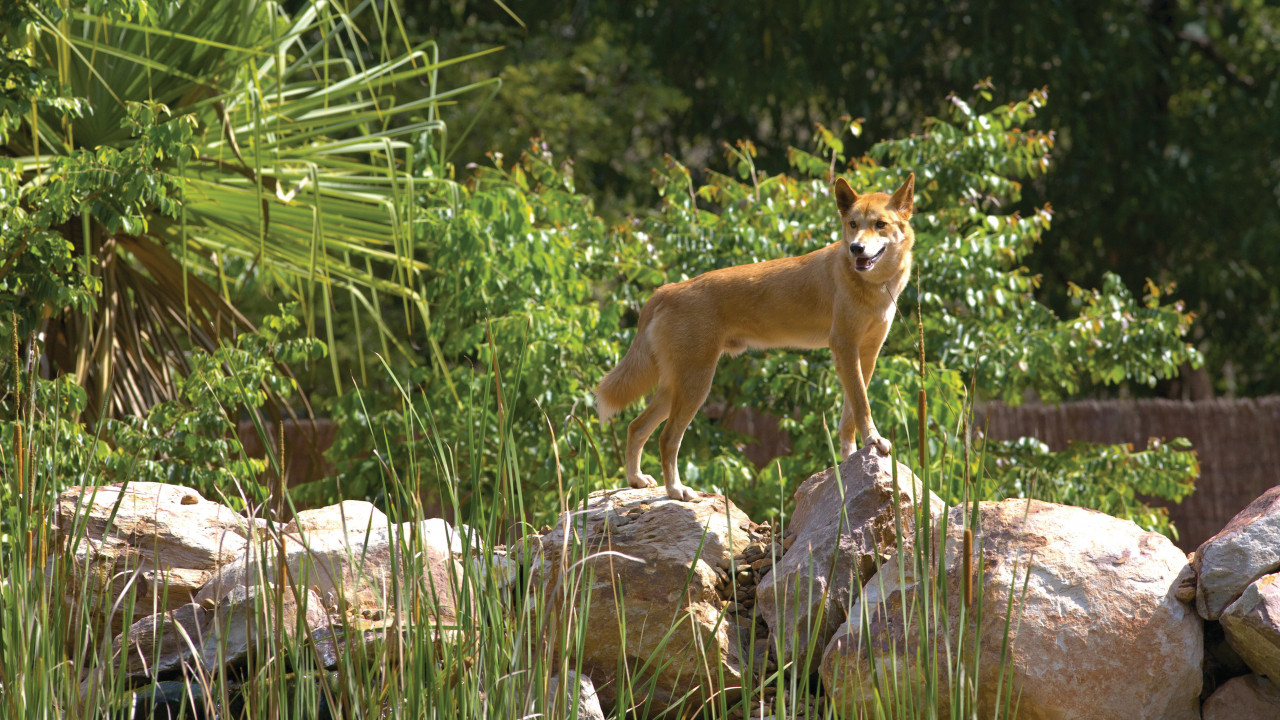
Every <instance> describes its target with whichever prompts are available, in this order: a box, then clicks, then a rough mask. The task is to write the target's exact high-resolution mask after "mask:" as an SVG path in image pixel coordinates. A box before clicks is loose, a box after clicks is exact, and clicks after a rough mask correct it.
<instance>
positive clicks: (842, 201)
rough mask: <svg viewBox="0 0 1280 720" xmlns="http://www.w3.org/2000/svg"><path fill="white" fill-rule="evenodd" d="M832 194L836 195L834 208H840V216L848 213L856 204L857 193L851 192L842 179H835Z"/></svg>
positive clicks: (847, 183) (845, 181) (846, 182)
mask: <svg viewBox="0 0 1280 720" xmlns="http://www.w3.org/2000/svg"><path fill="white" fill-rule="evenodd" d="M834 192H835V194H836V207H838V208H840V214H841V215H843V214H845V213H847V212H849V208H851V207H853V204H854V203H856V202H858V193H856V192H854V191H853V188H852V187H851V186H850V185H849V181H848V180H845V179H844V178H836V184H835V188H834Z"/></svg>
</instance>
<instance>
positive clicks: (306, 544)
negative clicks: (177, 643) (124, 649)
mask: <svg viewBox="0 0 1280 720" xmlns="http://www.w3.org/2000/svg"><path fill="white" fill-rule="evenodd" d="M440 522H442V521H431V520H428V521H424V522H422V523H402V524H399V525H396V524H388V521H387V517H386V516H385V515H383V514H382V512H381V511H379V510H377V509H376V508H374V507H373V506H372V505H370V504H369V503H363V502H356V501H346V502H343V503H341V504H340V505H333V506H330V507H327V508H320V509H318V510H310V511H306V512H302V513H299V514H298V516H297V517H296V518H295V519H294V520H293V521H291V522H290V523H289V524H288V525H287V526H286V527H285V532H284V533H283V534H282V535H280V536H279V537H278V538H274V539H271V540H266V541H263V542H260V543H253V544H252V545H251V546H249V547H248V548H247V549H246V550H245V552H244V553H242V554H241V555H240V556H239V557H238V558H236V559H235V560H234V561H232V562H229V563H227V564H226V565H224V566H223V567H221V568H220V569H219V570H218V572H217V573H215V574H214V575H213V576H212V577H210V578H209V580H208V581H207V582H206V583H205V585H204V586H203V587H202V588H201V589H200V591H199V592H198V593H197V594H196V602H199V603H207V602H211V601H212V602H218V601H221V600H222V599H223V598H224V597H226V596H227V595H228V594H229V593H231V592H233V591H234V590H235V589H236V588H238V587H251V586H253V585H256V584H258V583H259V582H261V581H263V580H266V581H268V582H278V578H279V577H280V576H279V574H278V573H279V565H278V563H277V559H278V558H279V557H280V549H281V545H283V547H284V557H285V568H286V573H285V582H286V584H288V585H296V586H299V587H306V588H309V589H310V590H312V591H314V592H315V593H316V594H317V595H318V596H319V597H320V600H321V603H322V604H323V607H324V608H325V610H326V611H327V612H329V613H330V615H332V616H333V617H335V618H338V619H339V620H340V621H341V622H342V623H343V624H344V625H345V626H346V627H348V628H358V629H360V630H370V629H381V628H384V627H389V626H391V625H393V624H395V623H396V622H397V621H398V619H399V618H402V617H407V615H404V613H403V611H404V610H405V609H406V608H407V607H409V605H410V604H411V603H413V602H414V601H415V599H417V600H425V601H426V603H427V605H428V607H429V610H428V611H427V612H428V614H429V615H431V616H433V617H434V618H435V619H436V620H450V621H452V620H456V619H458V601H457V597H456V594H455V588H456V585H457V583H458V582H459V581H460V579H461V578H462V566H461V564H460V563H459V562H458V560H457V559H456V558H455V557H454V554H453V552H451V549H450V541H449V537H450V535H451V533H450V532H446V531H443V530H442V528H441V527H440ZM452 535H455V536H456V532H455V533H452ZM393 545H394V547H393ZM393 556H394V557H395V558H396V559H397V561H398V563H399V566H400V573H399V574H397V572H396V569H395V567H394V564H393V562H392V557H393ZM415 578H416V579H417V580H418V582H410V580H413V579H415ZM397 586H399V587H401V588H402V589H404V590H405V591H406V592H403V593H402V595H401V596H400V597H395V596H394V593H393V588H394V587H397Z"/></svg>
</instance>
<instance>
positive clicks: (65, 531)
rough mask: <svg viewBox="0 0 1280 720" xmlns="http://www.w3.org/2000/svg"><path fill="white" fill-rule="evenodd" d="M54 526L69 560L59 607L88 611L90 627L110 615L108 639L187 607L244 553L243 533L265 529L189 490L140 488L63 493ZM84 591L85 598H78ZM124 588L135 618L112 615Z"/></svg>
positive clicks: (159, 485) (120, 486)
mask: <svg viewBox="0 0 1280 720" xmlns="http://www.w3.org/2000/svg"><path fill="white" fill-rule="evenodd" d="M53 524H54V532H55V539H56V541H57V543H58V546H59V547H64V548H70V549H71V556H72V558H73V560H74V567H73V572H72V578H71V579H72V582H70V583H68V585H67V587H66V590H65V592H64V593H63V595H64V600H65V602H66V603H67V605H68V607H70V608H72V609H73V610H74V611H76V612H78V611H79V609H80V608H81V607H87V608H88V610H89V612H90V613H91V614H92V616H93V619H94V620H95V621H101V620H105V619H106V616H107V615H111V627H112V632H113V633H119V632H120V631H121V630H122V629H123V628H125V627H128V626H129V625H131V624H133V622H135V621H136V620H137V619H139V618H141V617H144V616H147V615H151V614H153V613H156V612H161V611H165V610H175V609H177V608H180V607H182V606H183V605H186V604H187V603H190V602H192V601H193V599H194V596H195V594H196V592H197V591H198V590H199V589H200V587H201V586H203V585H204V583H205V581H206V580H208V578H209V577H210V576H211V575H212V574H213V572H214V571H215V570H217V569H218V567H219V566H221V565H222V564H224V563H227V562H230V561H231V560H234V559H235V558H236V557H238V556H239V555H240V554H241V553H242V552H244V549H245V547H246V546H247V545H248V538H249V536H250V534H251V532H250V528H251V527H265V523H264V522H259V523H258V524H256V525H251V523H250V521H248V520H246V519H245V518H243V517H241V516H240V515H239V514H237V513H236V512H235V511H233V510H232V509H231V508H229V507H227V506H225V505H222V504H220V503H216V502H212V501H210V500H206V499H205V498H204V497H203V496H202V495H200V493H198V492H196V491H195V490H192V489H190V488H185V487H180V486H177V485H168V484H165V483H145V482H135V483H128V484H120V483H118V484H115V485H103V486H97V487H95V486H84V487H72V488H68V489H67V490H64V491H63V492H62V493H61V494H60V495H59V496H58V500H57V503H56V504H55V506H54V515H53ZM86 583H87V588H88V592H87V594H88V597H85V598H81V597H80V593H81V588H82V587H84V586H85V584H86ZM130 587H132V588H134V589H135V591H136V595H135V600H134V602H135V605H134V615H133V616H131V617H123V616H122V614H121V613H119V612H116V613H114V614H113V613H112V607H113V605H115V604H116V601H117V600H118V599H119V597H120V595H121V594H122V593H123V592H124V591H125V589H126V588H130ZM82 600H83V601H84V602H82ZM125 605H126V603H120V606H121V607H124V606H125Z"/></svg>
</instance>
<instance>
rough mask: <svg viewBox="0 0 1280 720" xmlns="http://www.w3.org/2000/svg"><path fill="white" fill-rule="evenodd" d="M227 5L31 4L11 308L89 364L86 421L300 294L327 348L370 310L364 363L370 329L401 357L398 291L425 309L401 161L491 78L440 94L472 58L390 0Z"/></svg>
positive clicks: (4, 163)
mask: <svg viewBox="0 0 1280 720" xmlns="http://www.w3.org/2000/svg"><path fill="white" fill-rule="evenodd" d="M214 5H215V4H212V3H206V2H183V3H167V4H161V5H158V6H155V7H150V6H148V5H146V4H142V3H136V2H118V3H92V4H91V6H90V7H89V8H86V9H81V8H71V9H66V8H59V7H57V6H55V4H53V3H48V2H37V3H28V4H21V6H20V7H19V9H18V10H17V11H15V12H17V13H18V15H17V17H19V18H20V19H21V22H20V26H18V27H15V28H14V29H11V30H10V31H9V37H10V39H11V40H13V41H14V42H15V43H16V44H15V45H14V46H12V48H11V49H7V50H6V55H5V56H4V64H3V65H0V80H3V81H4V83H3V87H4V90H5V95H4V96H3V99H0V144H2V145H3V155H2V156H0V226H3V228H4V230H5V232H4V233H3V246H0V291H3V297H2V298H0V311H3V310H6V309H8V310H11V311H13V312H16V313H17V314H18V315H19V322H20V323H21V330H20V332H21V333H22V337H27V336H28V335H29V334H30V332H31V331H32V330H33V329H34V328H35V326H36V324H37V323H41V324H42V331H43V332H44V333H45V337H46V343H45V345H44V346H43V348H44V350H45V351H46V353H47V354H46V357H45V362H47V363H48V364H51V365H52V366H54V367H55V368H56V371H60V372H74V373H75V374H76V375H77V376H78V377H79V378H80V380H81V382H82V384H83V386H84V387H85V389H86V390H87V392H88V395H89V402H88V405H87V407H86V413H87V414H88V415H89V416H90V417H99V416H103V415H107V416H116V417H120V416H123V415H127V414H134V415H141V414H143V413H145V411H146V410H147V408H149V407H150V406H151V405H153V404H155V403H156V402H160V401H163V400H168V399H174V398H175V397H176V393H177V388H176V385H175V382H174V379H175V378H177V377H180V376H182V375H185V374H187V373H188V372H190V371H191V368H190V367H189V366H188V364H187V362H186V360H185V357H186V353H187V352H188V351H189V350H190V349H191V348H192V347H199V348H203V349H204V350H206V351H213V350H215V349H216V348H217V347H218V346H219V343H220V341H221V340H222V339H226V338H231V337H234V336H235V335H236V334H237V333H239V332H243V331H245V330H248V329H250V328H252V322H251V320H250V317H251V316H256V315H257V314H259V313H262V314H266V313H268V312H270V307H271V305H270V302H264V301H263V300H262V297H263V296H264V295H270V294H272V293H280V294H283V295H284V297H285V298H287V299H291V300H295V301H298V302H300V303H302V306H303V308H304V311H305V317H306V324H307V330H308V332H310V333H312V334H324V336H325V337H327V338H328V339H329V340H330V345H337V343H334V342H332V341H333V339H335V338H336V337H337V334H336V333H337V332H338V331H339V330H340V328H338V327H337V326H338V324H339V322H338V320H336V319H335V318H336V317H343V319H342V321H341V322H342V323H343V327H342V328H341V329H345V327H347V324H348V323H354V324H355V326H356V329H355V332H354V340H355V342H354V343H353V345H354V346H355V349H356V354H357V355H359V356H360V357H361V358H362V359H363V355H364V344H365V342H366V341H365V338H364V337H363V330H365V329H369V330H372V332H373V335H374V337H375V338H376V340H377V341H379V342H380V345H381V349H382V350H383V352H384V354H388V350H389V349H390V348H391V347H392V346H395V343H396V339H397V337H398V334H397V333H395V332H393V330H392V328H390V327H388V326H387V325H386V324H385V323H384V322H383V320H382V313H381V304H382V302H383V300H382V298H383V296H387V295H389V296H392V297H395V298H398V299H399V300H400V301H401V302H402V303H403V304H404V306H405V307H406V309H409V308H412V310H413V312H412V313H409V315H410V316H411V317H413V318H414V319H415V320H417V319H420V318H422V317H423V316H424V315H425V314H426V313H427V312H428V310H427V308H426V307H425V306H423V305H421V303H420V302H419V300H418V295H417V285H418V283H419V282H420V280H421V278H420V273H421V271H422V270H423V267H422V266H421V265H418V264H415V263H414V262H412V261H410V260H409V258H410V257H411V255H412V251H411V249H410V246H411V241H410V236H409V229H410V228H412V227H413V225H414V223H415V212H416V208H415V206H414V205H413V204H412V203H411V202H409V200H408V198H410V197H412V196H413V191H412V190H411V189H410V188H411V187H412V185H413V182H414V178H412V177H411V176H410V175H409V173H408V172H407V171H406V170H405V168H407V167H410V166H414V165H416V164H417V163H418V162H419V161H418V160H416V159H415V158H416V156H417V154H419V153H422V154H431V155H438V154H440V153H442V152H443V151H444V147H445V135H444V125H443V124H442V123H441V122H440V120H439V117H438V115H437V112H436V109H437V106H438V104H439V103H441V102H443V101H445V99H446V98H452V97H457V96H458V95H459V94H463V93H465V92H467V91H469V90H473V89H476V88H477V87H480V85H473V86H470V87H456V88H452V89H449V90H445V89H443V88H441V87H438V85H437V82H436V74H437V72H438V71H439V68H440V67H442V66H444V65H448V64H449V63H452V62H458V60H459V59H453V60H444V61H442V60H441V59H440V57H439V54H438V52H437V51H436V48H435V47H434V45H432V44H430V43H417V42H412V43H411V42H410V41H409V40H408V39H407V37H406V36H405V35H404V32H403V26H402V25H400V23H399V21H398V15H397V11H396V8H395V6H394V5H392V6H388V7H387V8H386V10H387V12H383V10H382V9H374V8H371V6H370V5H369V4H364V5H360V6H358V7H355V8H352V9H351V10H352V11H351V12H348V11H347V8H346V7H345V6H341V5H340V4H334V3H329V2H317V3H308V4H306V5H305V6H303V7H300V8H299V10H298V12H297V13H296V14H295V15H293V16H289V15H286V14H285V13H283V12H282V10H281V8H280V6H278V5H277V4H275V3H271V2H264V1H263V0H232V1H231V2H223V3H216V6H217V7H216V10H217V11H216V12H211V11H210V9H211V8H212V7H213V6H214ZM369 15H372V16H373V20H372V21H368V22H367V24H366V25H364V26H362V25H360V24H359V23H361V22H365V18H366V17H367V16H369ZM362 27H365V28H367V29H370V30H377V31H378V32H379V34H380V35H381V38H380V39H381V42H380V43H379V44H378V45H376V46H369V45H368V44H366V43H365V42H364V41H363V39H362V38H361V37H360V36H359V32H360V30H361V28H362ZM55 78H56V80H55ZM410 83H413V84H415V86H417V89H415V90H414V91H413V92H407V91H406V90H405V88H407V87H408V86H409V84H410ZM487 84H488V85H490V86H492V85H493V84H494V83H493V82H489V83H487ZM422 86H425V87H426V91H425V92H424V91H423V90H422ZM44 265H47V266H48V267H50V268H52V269H53V270H54V271H55V272H54V273H52V274H48V273H46V274H44V275H42V274H41V272H40V268H41V266H44ZM339 302H341V303H342V305H344V306H345V307H344V308H343V309H344V311H345V315H344V316H338V315H336V314H335V313H334V312H333V311H334V309H336V308H337V307H338V303H339ZM347 318H350V319H349V320H348V319H347ZM406 322H407V320H406ZM362 324H363V327H362ZM6 334H7V333H6ZM144 336H145V337H146V338H147V341H145V342H143V341H142V340H141V338H142V337H144ZM396 349H397V350H399V351H401V352H400V353H399V355H400V356H401V358H402V361H403V357H405V356H407V355H408V351H407V349H405V348H402V347H398V348H396ZM342 352H343V358H342V359H343V360H346V359H347V357H346V352H347V351H346V348H345V347H343V348H342ZM337 363H338V359H337V358H335V359H334V362H333V365H332V367H331V370H332V373H331V375H330V378H329V383H328V384H329V385H330V386H339V387H340V386H341V384H342V383H343V378H342V376H341V374H340V372H339V371H338V364H337ZM117 374H118V375H120V376H124V377H125V379H126V381H125V382H120V383H115V382H112V381H111V379H112V378H114V377H115V376H116V375H117Z"/></svg>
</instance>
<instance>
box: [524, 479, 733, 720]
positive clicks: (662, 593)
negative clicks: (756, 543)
mask: <svg viewBox="0 0 1280 720" xmlns="http://www.w3.org/2000/svg"><path fill="white" fill-rule="evenodd" d="M747 523H750V519H749V518H747V517H746V515H744V514H743V513H742V511H740V510H738V508H737V507H735V506H734V505H733V503H731V502H729V501H727V500H726V499H725V498H724V497H722V496H719V495H703V496H702V497H701V498H700V499H699V500H698V501H696V502H692V503H688V502H678V501H675V500H671V499H669V498H668V497H667V494H666V491H665V490H663V489H662V488H661V487H659V488H653V489H648V488H646V489H627V490H610V491H597V492H593V493H591V495H590V496H589V497H588V499H587V503H586V506H585V507H584V508H582V509H577V510H573V511H571V512H568V513H565V514H564V515H562V516H561V518H560V520H559V522H558V523H557V524H556V526H555V528H553V529H552V530H551V532H549V533H547V534H546V535H544V536H543V537H542V550H543V555H544V559H545V562H544V565H543V568H542V570H541V573H540V574H541V582H544V583H545V587H547V588H549V589H550V590H551V592H550V593H549V595H550V599H549V600H548V602H549V603H551V605H552V609H551V612H554V613H557V614H558V617H559V622H561V623H563V624H564V625H565V626H567V627H568V628H574V630H573V632H572V634H573V635H575V636H576V635H577V633H578V630H577V629H576V628H577V627H578V623H579V622H585V628H584V629H583V631H582V634H581V636H582V637H584V638H585V640H586V642H585V644H584V645H583V647H582V648H581V657H580V658H579V657H578V656H576V655H575V657H574V658H573V659H574V660H575V661H577V660H579V659H580V660H581V662H582V672H583V673H585V674H586V675H588V676H589V677H590V678H591V680H592V681H593V683H594V685H595V687H596V689H597V691H598V695H599V698H600V702H601V704H602V706H603V707H605V708H610V712H613V710H612V708H613V707H614V705H615V703H616V701H617V698H618V694H619V692H618V687H619V683H627V684H628V686H629V688H631V689H632V690H633V691H634V692H635V695H634V697H633V699H634V700H635V701H636V703H637V704H641V705H645V706H646V707H647V714H649V715H656V714H659V713H661V712H662V711H664V710H666V709H669V708H672V707H675V706H677V705H681V704H682V705H683V707H684V708H686V709H694V708H698V707H700V706H701V704H702V703H703V702H704V701H706V700H707V699H708V698H710V697H711V696H712V695H713V694H714V693H717V692H720V691H725V692H726V693H727V694H729V695H733V694H735V693H736V692H737V690H736V689H737V688H739V687H740V686H741V685H742V663H743V659H742V658H741V651H740V648H739V644H738V643H739V638H738V632H737V631H736V630H731V628H730V623H729V622H728V620H727V618H725V613H724V604H725V601H724V600H723V599H722V598H721V596H720V593H719V590H718V589H717V585H718V584H720V583H721V582H722V580H721V578H722V576H724V575H723V571H721V570H718V569H717V568H724V567H728V566H729V564H730V562H731V559H732V558H733V556H735V555H738V554H740V553H741V552H742V551H743V549H744V548H745V546H746V545H747V543H748V542H749V541H750V537H749V535H748V533H747V532H746V531H744V530H742V529H741V528H742V527H746V524H747ZM724 577H727V576H724ZM584 585H589V591H590V607H589V608H588V609H586V610H585V612H586V613H587V616H586V618H585V619H582V618H579V617H576V616H577V615H578V613H580V612H584V610H583V608H582V599H583V597H585V592H587V588H584V587H583V586H584ZM621 626H625V628H626V633H625V635H624V634H623V633H622V632H621V631H620V627H621ZM553 637H557V638H558V637H564V635H562V634H560V631H556V632H555V633H553ZM620 664H625V666H626V667H627V668H629V671H630V673H631V675H630V676H628V677H623V678H619V677H617V672H618V668H619V666H620ZM641 714H642V715H643V714H646V713H645V712H641Z"/></svg>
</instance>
